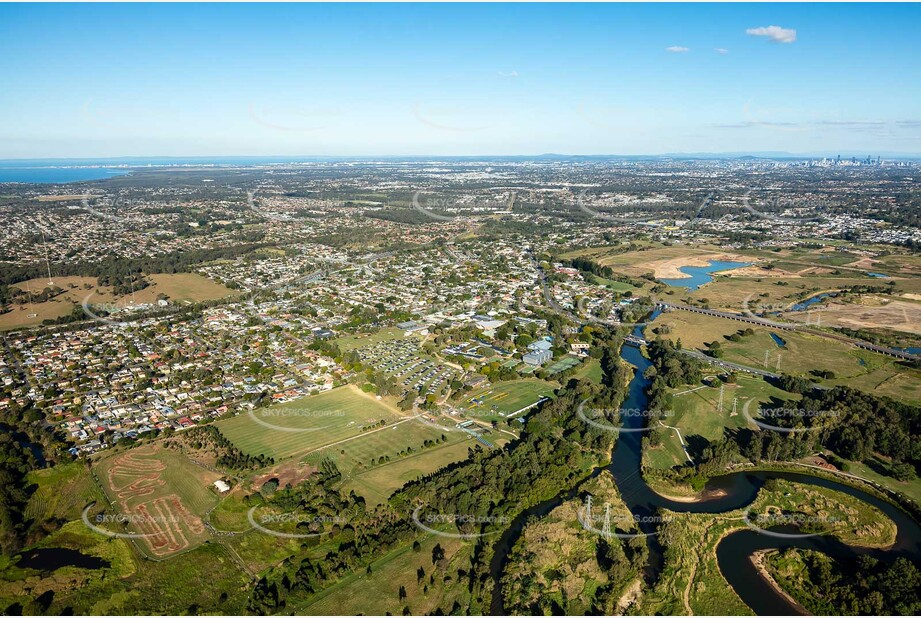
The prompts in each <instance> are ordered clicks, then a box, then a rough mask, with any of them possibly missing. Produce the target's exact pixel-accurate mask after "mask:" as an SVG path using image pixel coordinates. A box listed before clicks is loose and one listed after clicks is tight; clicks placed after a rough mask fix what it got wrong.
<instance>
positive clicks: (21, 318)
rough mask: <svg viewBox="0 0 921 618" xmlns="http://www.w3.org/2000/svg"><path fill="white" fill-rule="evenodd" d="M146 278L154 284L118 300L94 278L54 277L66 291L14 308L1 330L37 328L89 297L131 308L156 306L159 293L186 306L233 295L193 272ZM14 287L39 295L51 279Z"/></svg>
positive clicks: (95, 302) (97, 302) (1, 321)
mask: <svg viewBox="0 0 921 618" xmlns="http://www.w3.org/2000/svg"><path fill="white" fill-rule="evenodd" d="M147 278H148V279H149V280H150V281H151V282H152V283H151V285H149V286H147V287H146V288H144V289H143V290H138V291H137V292H135V293H134V294H126V295H124V296H118V297H116V296H114V295H113V294H112V288H111V287H108V286H99V285H97V283H96V278H95V277H77V276H73V277H53V278H52V281H53V282H54V285H55V286H57V287H59V288H61V289H63V292H62V293H61V294H59V295H58V296H55V297H54V298H52V299H50V300H47V301H45V302H42V303H26V304H23V305H13V306H12V311H10V312H8V313H5V314H2V315H0V330H4V329H10V328H19V327H22V326H36V325H38V324H41V323H42V321H43V320H53V319H57V318H60V317H63V316H65V315H69V314H70V313H71V312H72V311H73V310H74V308H75V307H77V306H79V305H80V304H81V303H82V302H83V300H84V299H85V298H86V297H87V296H89V295H90V294H92V296H90V298H89V301H88V303H89V304H90V305H91V306H92V305H101V304H106V305H118V306H119V307H128V306H131V305H132V304H134V305H143V304H155V303H156V302H157V296H159V295H160V294H165V295H166V296H168V297H169V301H170V302H171V303H183V302H198V301H205V300H214V299H217V298H224V297H226V296H230V295H232V294H233V293H234V291H233V290H231V289H230V288H226V287H224V286H223V285H221V284H219V283H217V282H215V281H212V280H211V279H208V278H207V277H203V276H201V275H197V274H194V273H176V274H157V275H148V276H147ZM13 287H16V288H19V289H21V290H25V291H30V292H32V293H35V294H37V293H40V292H41V291H42V290H44V289H45V288H46V287H48V279H47V278H40V279H30V280H28V281H23V282H21V283H17V284H15V285H14V286H13Z"/></svg>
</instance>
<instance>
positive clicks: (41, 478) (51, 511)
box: [25, 461, 103, 522]
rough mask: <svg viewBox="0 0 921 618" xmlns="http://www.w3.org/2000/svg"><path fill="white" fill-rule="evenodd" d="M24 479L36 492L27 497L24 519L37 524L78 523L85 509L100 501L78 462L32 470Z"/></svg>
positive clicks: (87, 472) (88, 476) (100, 496)
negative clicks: (76, 521) (57, 521)
mask: <svg viewBox="0 0 921 618" xmlns="http://www.w3.org/2000/svg"><path fill="white" fill-rule="evenodd" d="M27 479H28V483H29V484H30V485H34V486H35V491H34V492H32V495H30V496H29V502H28V504H27V505H26V511H25V516H26V518H27V519H31V520H34V521H36V522H44V521H48V520H68V521H71V520H75V519H79V518H80V515H81V513H82V512H83V508H84V507H85V506H86V505H88V504H89V503H91V502H101V501H102V500H103V496H102V493H101V492H100V490H99V487H98V486H97V485H96V483H95V482H93V479H92V477H91V476H90V473H89V470H87V468H86V466H85V465H84V464H83V462H80V461H75V462H72V463H65V464H58V465H56V466H54V467H52V468H42V469H40V470H33V471H32V472H30V473H29V475H28V477H27Z"/></svg>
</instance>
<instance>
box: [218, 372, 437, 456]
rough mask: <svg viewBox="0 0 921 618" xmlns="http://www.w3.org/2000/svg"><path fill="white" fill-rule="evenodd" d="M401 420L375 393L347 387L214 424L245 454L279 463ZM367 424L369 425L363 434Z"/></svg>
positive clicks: (242, 414)
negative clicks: (380, 424)
mask: <svg viewBox="0 0 921 618" xmlns="http://www.w3.org/2000/svg"><path fill="white" fill-rule="evenodd" d="M253 416H255V417H256V418H257V419H258V420H259V421H262V422H261V423H260V422H257V420H254V419H253ZM406 416H407V417H408V416H409V415H408V414H407V415H406ZM400 420H403V418H402V417H400V416H397V414H396V413H395V412H394V410H392V409H391V408H390V407H388V406H387V405H385V404H384V403H382V402H381V401H379V400H377V399H376V398H375V397H374V396H373V395H369V394H367V393H364V392H362V391H361V390H360V389H358V388H357V387H355V386H354V385H348V386H343V387H340V388H337V389H333V390H331V391H327V392H325V393H320V394H319V395H313V396H311V397H302V398H300V399H296V400H294V401H289V402H287V403H282V404H277V405H273V406H269V407H268V408H262V409H259V410H255V411H253V412H252V416H251V415H250V413H246V412H243V413H240V414H239V415H237V416H235V417H233V418H231V419H228V420H224V421H219V422H218V423H215V426H216V427H217V428H218V429H220V431H221V433H222V434H224V436H226V437H227V439H229V440H230V441H232V442H233V443H234V444H235V445H236V446H237V448H239V449H240V450H242V451H243V452H245V453H248V454H251V455H259V454H261V455H268V456H270V457H274V458H275V460H276V461H278V460H280V459H284V458H286V457H293V456H295V455H303V454H306V453H308V452H310V451H313V450H316V449H319V448H322V447H324V446H328V445H330V444H333V443H335V442H338V441H340V440H346V439H348V438H353V437H355V436H359V435H362V434H363V433H365V434H368V433H369V432H370V431H371V430H372V427H371V426H372V425H375V424H376V423H379V422H380V421H384V422H385V426H388V427H389V426H392V425H393V424H394V423H395V422H397V421H400ZM408 422H410V423H413V424H419V423H418V422H416V421H408ZM272 426H274V427H276V429H273V428H272ZM362 427H366V428H367V429H366V430H365V431H364V432H362Z"/></svg>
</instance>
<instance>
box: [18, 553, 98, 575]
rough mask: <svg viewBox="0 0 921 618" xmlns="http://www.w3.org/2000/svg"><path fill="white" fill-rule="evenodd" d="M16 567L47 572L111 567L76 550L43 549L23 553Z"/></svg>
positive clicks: (94, 557)
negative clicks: (62, 569)
mask: <svg viewBox="0 0 921 618" xmlns="http://www.w3.org/2000/svg"><path fill="white" fill-rule="evenodd" d="M16 566H17V567H19V568H21V569H35V570H36V571H45V572H47V571H56V570H58V569H60V568H61V567H66V566H73V567H78V568H81V569H101V568H103V567H108V566H110V565H109V562H108V561H107V560H103V559H102V558H97V557H96V556H89V555H87V554H84V553H81V552H79V551H77V550H75V549H67V548H64V547H43V548H41V549H32V550H29V551H24V552H22V554H20V556H19V562H17V563H16Z"/></svg>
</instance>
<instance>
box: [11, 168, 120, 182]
mask: <svg viewBox="0 0 921 618" xmlns="http://www.w3.org/2000/svg"><path fill="white" fill-rule="evenodd" d="M127 173H128V171H127V170H123V169H109V168H102V167H26V166H9V167H7V166H3V165H0V182H29V183H32V182H34V183H44V184H54V183H66V182H81V181H85V180H104V179H106V178H112V177H113V176H122V175H124V174H127Z"/></svg>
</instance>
